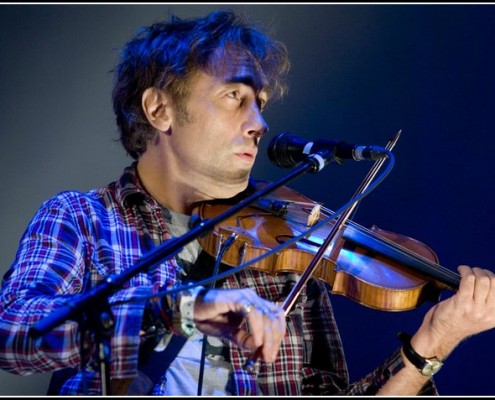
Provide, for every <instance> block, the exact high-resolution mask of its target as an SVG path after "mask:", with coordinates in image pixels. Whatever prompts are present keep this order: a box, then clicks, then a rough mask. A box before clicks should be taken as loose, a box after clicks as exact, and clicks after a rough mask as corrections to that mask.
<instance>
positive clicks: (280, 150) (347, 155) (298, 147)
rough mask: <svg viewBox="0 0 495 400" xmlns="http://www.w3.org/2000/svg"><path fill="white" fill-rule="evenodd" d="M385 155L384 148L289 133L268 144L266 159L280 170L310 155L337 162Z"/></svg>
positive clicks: (282, 134) (294, 164)
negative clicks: (302, 136)
mask: <svg viewBox="0 0 495 400" xmlns="http://www.w3.org/2000/svg"><path fill="white" fill-rule="evenodd" d="M387 153H388V151H387V150H386V149H385V148H383V147H379V146H358V145H355V144H349V143H346V142H339V141H336V140H330V139H317V140H315V141H309V140H304V139H302V138H300V137H298V136H296V135H294V134H293V133H290V132H283V133H280V134H278V135H277V136H275V137H274V138H272V140H271V141H270V143H269V144H268V158H269V159H270V161H271V162H272V163H274V164H275V165H276V166H278V167H282V168H292V167H294V166H296V165H297V164H299V163H300V162H302V161H304V160H305V159H306V158H307V156H309V155H310V154H320V155H322V156H324V157H325V158H327V157H329V156H330V158H336V159H338V160H339V161H340V160H345V159H350V160H355V161H361V160H371V161H373V160H380V159H382V158H384V157H388V154H387Z"/></svg>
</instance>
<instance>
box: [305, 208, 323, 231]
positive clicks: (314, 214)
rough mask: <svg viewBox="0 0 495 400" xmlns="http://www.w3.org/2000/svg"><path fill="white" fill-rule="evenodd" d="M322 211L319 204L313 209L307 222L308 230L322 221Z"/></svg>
mask: <svg viewBox="0 0 495 400" xmlns="http://www.w3.org/2000/svg"><path fill="white" fill-rule="evenodd" d="M320 211H321V205H320V204H317V205H315V206H314V207H313V209H312V210H311V211H310V213H309V215H308V220H307V222H306V227H307V228H310V227H312V226H313V225H314V224H315V223H316V222H318V219H320Z"/></svg>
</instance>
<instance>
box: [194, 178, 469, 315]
mask: <svg viewBox="0 0 495 400" xmlns="http://www.w3.org/2000/svg"><path fill="white" fill-rule="evenodd" d="M266 185H268V182H266V181H256V182H255V189H260V188H262V187H265V186H266ZM231 205H232V204H231V203H229V202H228V201H222V200H214V201H211V202H205V203H202V204H201V205H200V206H199V208H198V209H197V213H198V215H199V217H200V218H202V219H206V218H213V217H215V216H217V215H219V214H221V213H223V212H224V211H225V210H227V209H228V208H229V207H231ZM329 215H332V211H331V210H328V209H325V208H323V207H322V205H321V204H320V203H316V202H314V201H312V200H311V199H309V198H307V197H306V196H304V195H302V194H301V193H298V192H296V191H295V190H292V189H290V188H288V187H286V186H283V187H281V188H278V189H277V190H275V191H274V192H273V193H272V194H270V195H269V196H267V197H266V198H264V199H263V200H260V201H258V202H257V203H255V204H253V205H252V206H250V207H247V208H244V209H242V210H241V211H239V212H238V213H236V214H234V215H233V216H231V217H229V218H227V219H225V220H224V221H223V222H222V223H221V224H219V225H217V226H215V228H214V229H213V231H212V232H211V233H209V234H207V235H205V236H203V237H200V238H198V240H199V242H200V244H201V246H202V248H203V250H204V251H206V252H207V253H208V254H209V255H210V256H213V257H215V255H216V253H217V252H218V249H219V247H220V246H221V244H222V242H223V241H224V240H226V238H227V237H229V236H231V235H232V234H235V235H236V238H235V240H234V241H233V243H232V245H231V246H230V247H229V248H228V249H227V250H226V251H225V252H224V253H223V258H222V262H223V263H224V264H227V265H229V266H231V267H236V266H239V265H241V264H242V263H244V262H246V261H249V260H254V259H255V258H260V260H259V261H256V262H254V263H252V264H251V266H250V268H253V269H256V270H260V271H264V272H266V273H269V274H280V273H284V272H292V273H297V274H301V273H303V271H304V270H305V269H306V267H307V266H308V264H309V263H310V262H311V260H312V258H313V256H314V254H315V253H316V251H317V250H318V249H319V248H320V246H321V244H322V242H323V240H324V238H325V237H326V236H327V234H328V231H329V230H330V229H331V227H332V222H329V223H327V224H324V225H323V228H319V229H316V230H314V231H313V232H311V233H309V234H308V235H305V236H303V238H302V239H301V240H298V241H296V242H293V243H291V244H289V245H288V246H287V247H284V248H283V250H281V251H278V252H276V253H272V254H269V253H270V252H271V250H272V249H273V248H275V247H276V246H278V245H280V244H281V243H284V242H287V241H288V240H290V239H291V238H294V237H295V236H298V235H301V234H303V233H304V232H305V231H306V230H308V227H310V226H312V225H314V224H315V223H317V222H319V221H322V220H323V219H326V218H327V216H329ZM339 242H340V244H339V251H337V252H335V251H332V252H330V251H327V252H326V253H324V256H323V257H322V258H321V259H320V261H319V263H318V264H317V266H316V268H315V270H314V271H313V274H312V277H314V278H317V279H321V280H323V281H325V282H326V283H328V284H329V286H330V288H331V291H332V293H336V294H340V295H344V296H346V297H348V298H350V299H352V300H354V301H357V302H358V303H360V304H362V305H365V306H367V307H370V308H374V309H378V310H383V311H405V310H410V309H413V308H415V307H417V306H419V305H420V304H422V303H423V302H425V301H433V302H435V301H438V300H439V298H440V294H441V291H442V290H445V289H449V290H452V291H455V290H457V289H458V288H459V282H460V276H459V275H458V274H456V273H454V272H452V271H450V270H448V269H446V268H444V267H442V266H441V265H439V260H438V257H437V255H436V254H435V252H434V251H433V250H432V249H431V248H430V247H428V246H427V245H426V244H424V243H422V242H420V241H418V240H416V239H413V238H410V237H408V236H405V235H402V234H398V233H394V232H390V231H386V230H383V229H380V228H378V227H377V226H373V227H371V228H370V229H367V228H364V227H362V226H360V225H358V224H356V223H354V222H352V221H348V222H346V224H345V227H344V233H343V236H342V238H341V239H340V240H339ZM265 254H266V255H267V256H266V257H260V256H263V255H265ZM335 254H337V256H335Z"/></svg>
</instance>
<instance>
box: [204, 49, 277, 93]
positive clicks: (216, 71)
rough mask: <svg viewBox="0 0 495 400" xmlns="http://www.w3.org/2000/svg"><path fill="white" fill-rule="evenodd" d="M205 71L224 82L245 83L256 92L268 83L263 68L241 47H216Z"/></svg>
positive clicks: (264, 87)
mask: <svg viewBox="0 0 495 400" xmlns="http://www.w3.org/2000/svg"><path fill="white" fill-rule="evenodd" d="M206 72H207V73H208V74H210V75H213V76H215V77H216V78H218V79H221V80H223V81H225V82H240V83H245V84H247V85H250V86H252V87H253V88H254V89H255V90H256V91H257V92H258V91H261V90H263V89H267V85H268V82H267V80H266V78H265V75H264V73H263V70H262V69H261V67H260V66H259V65H258V64H257V63H256V60H255V59H254V58H253V57H251V56H250V55H249V54H248V53H247V52H246V51H243V50H242V49H237V48H219V49H217V50H216V51H215V52H214V53H213V55H212V57H211V59H210V62H209V66H208V67H207V71H206Z"/></svg>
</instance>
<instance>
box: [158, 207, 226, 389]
mask: <svg viewBox="0 0 495 400" xmlns="http://www.w3.org/2000/svg"><path fill="white" fill-rule="evenodd" d="M163 213H164V217H165V219H166V221H167V226H168V228H169V231H170V234H171V235H172V236H173V237H179V236H182V235H183V234H185V233H186V232H187V231H188V230H189V227H188V223H189V218H190V217H189V216H188V215H184V214H178V213H175V212H172V211H170V210H168V209H165V208H164V209H163ZM200 251H201V247H200V245H199V243H198V241H197V240H194V241H192V242H190V243H188V244H187V245H186V246H184V248H183V249H182V250H181V251H180V252H179V253H178V254H177V256H176V259H177V261H178V263H179V265H180V266H181V267H182V268H183V270H184V271H185V273H186V274H187V271H189V270H190V268H191V267H192V265H194V262H195V261H196V259H197V258H198V255H199V253H200ZM170 337H171V335H166V336H165V337H164V338H163V339H162V341H161V342H160V344H159V345H158V346H157V347H156V348H155V351H160V350H164V349H165V347H166V345H167V343H168V342H169V340H170ZM206 338H207V343H208V345H207V348H206V356H205V365H204V372H203V382H202V385H201V395H203V396H228V395H232V394H233V393H231V391H230V390H229V389H228V383H229V374H230V371H231V366H230V363H229V362H228V360H227V358H228V352H227V347H225V344H224V342H223V341H222V340H220V339H218V338H215V337H211V336H207V337H206ZM203 340H204V335H203V333H201V332H199V331H197V330H196V331H195V333H194V334H193V335H192V336H191V337H190V338H189V339H188V340H187V341H186V342H185V344H184V346H183V347H182V349H181V350H180V352H179V354H178V355H177V357H176V358H175V360H174V361H173V362H172V364H171V365H170V367H169V368H168V370H167V372H166V375H165V378H166V384H165V389H166V394H167V395H170V396H179V395H181V396H196V395H198V394H199V393H198V381H199V373H200V364H201V352H202V346H203Z"/></svg>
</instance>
